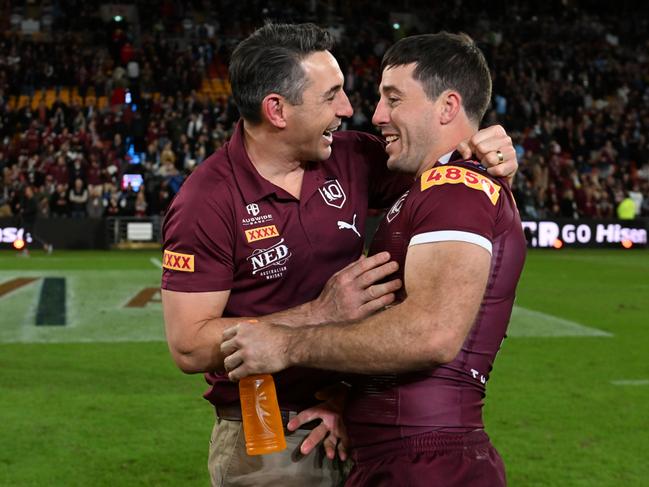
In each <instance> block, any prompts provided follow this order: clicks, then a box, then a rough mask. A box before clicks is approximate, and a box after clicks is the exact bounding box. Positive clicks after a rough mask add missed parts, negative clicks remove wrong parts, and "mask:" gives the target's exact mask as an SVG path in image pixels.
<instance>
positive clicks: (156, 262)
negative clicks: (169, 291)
mask: <svg viewBox="0 0 649 487" xmlns="http://www.w3.org/2000/svg"><path fill="white" fill-rule="evenodd" d="M149 262H151V263H152V264H153V265H154V266H155V267H157V268H158V269H162V261H161V260H160V259H156V258H155V257H151V258H150V259H149Z"/></svg>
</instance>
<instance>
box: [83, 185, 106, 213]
mask: <svg viewBox="0 0 649 487" xmlns="http://www.w3.org/2000/svg"><path fill="white" fill-rule="evenodd" d="M88 188H89V189H88V192H89V198H88V203H87V204H86V214H87V215H88V218H95V219H97V218H101V217H103V216H104V202H103V198H102V196H101V189H102V188H101V186H92V187H90V186H89V187H88Z"/></svg>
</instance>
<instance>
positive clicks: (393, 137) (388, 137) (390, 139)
mask: <svg viewBox="0 0 649 487" xmlns="http://www.w3.org/2000/svg"><path fill="white" fill-rule="evenodd" d="M385 140H386V141H387V142H388V143H390V142H394V141H395V140H399V136H398V135H386V136H385Z"/></svg>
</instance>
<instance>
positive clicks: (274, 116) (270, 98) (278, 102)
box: [261, 93, 286, 129]
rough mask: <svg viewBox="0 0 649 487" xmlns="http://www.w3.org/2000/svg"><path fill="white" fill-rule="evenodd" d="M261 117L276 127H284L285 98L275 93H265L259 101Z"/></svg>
mask: <svg viewBox="0 0 649 487" xmlns="http://www.w3.org/2000/svg"><path fill="white" fill-rule="evenodd" d="M261 113H262V116H263V118H265V119H267V120H268V122H269V123H270V124H271V125H273V126H274V127H277V128H282V129H283V128H284V127H286V100H285V99H284V97H283V96H281V95H278V94H277V93H270V94H269V95H266V96H265V97H264V99H263V100H262V101H261Z"/></svg>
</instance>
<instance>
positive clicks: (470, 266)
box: [221, 33, 526, 487]
mask: <svg viewBox="0 0 649 487" xmlns="http://www.w3.org/2000/svg"><path fill="white" fill-rule="evenodd" d="M382 70H383V76H382V80H381V86H380V94H381V98H380V101H379V103H378V106H377V108H376V111H375V113H374V117H373V123H374V124H375V125H377V126H378V127H379V128H380V129H381V132H382V134H383V136H384V137H385V139H386V141H387V145H386V147H385V150H386V153H387V155H388V161H387V165H388V167H390V168H391V169H393V170H399V171H403V172H406V173H408V174H411V175H412V176H413V177H414V178H415V179H414V184H412V185H411V187H410V188H409V189H408V190H407V191H406V192H405V193H404V194H403V195H402V196H401V197H400V198H399V199H398V200H397V201H396V203H395V204H394V205H393V206H392V208H391V209H390V211H389V212H388V213H387V214H386V216H385V218H384V220H383V221H382V222H381V224H380V226H379V228H378V230H377V233H376V235H375V237H374V239H373V242H372V245H371V247H370V255H379V254H380V253H381V252H384V251H389V252H390V255H391V256H392V258H394V259H395V260H396V261H397V262H398V263H399V271H398V273H397V277H398V278H400V279H403V282H404V287H403V289H401V290H400V291H399V292H398V300H397V304H395V305H393V306H391V307H389V308H388V309H386V310H384V311H382V312H380V313H376V314H374V315H372V316H369V317H367V318H365V319H361V320H354V321H348V322H345V323H340V324H336V323H331V324H321V325H318V326H310V327H301V328H288V327H285V326H281V325H273V324H259V325H254V326H253V325H248V324H244V323H242V324H238V325H236V326H235V327H233V328H230V329H228V330H226V331H225V332H224V334H223V343H222V345H221V351H222V352H223V353H224V354H225V355H227V358H226V359H225V362H224V363H225V367H226V369H227V370H228V371H230V373H229V376H230V378H231V379H232V380H239V379H241V378H242V377H245V376H247V375H249V374H253V373H260V372H277V371H279V370H283V369H284V368H286V367H289V366H307V367H316V368H320V369H325V370H332V371H341V372H353V373H356V374H359V375H356V376H355V378H354V379H353V380H352V389H351V394H350V398H349V402H348V404H347V406H346V410H345V423H346V425H347V428H348V433H349V438H350V441H351V445H352V447H353V452H352V454H353V459H354V460H355V466H354V469H353V471H352V473H351V475H350V477H349V479H348V480H347V483H346V485H347V486H366V487H373V486H377V485H381V486H383V485H385V486H408V487H418V486H422V487H423V486H444V487H467V486H470V487H499V486H504V485H505V484H506V480H505V470H504V466H503V462H502V460H501V458H500V456H499V455H498V452H497V451H496V450H495V448H494V447H493V446H492V445H491V443H490V440H489V437H488V436H487V434H486V433H485V432H484V430H483V422H482V405H483V399H484V395H485V386H486V382H487V380H488V378H489V373H490V371H491V368H492V365H493V361H494V359H495V356H496V354H497V352H498V349H499V347H500V344H501V342H502V340H503V339H504V337H505V332H506V329H507V325H508V322H509V317H510V314H511V310H512V306H513V303H514V295H515V289H516V285H517V282H518V279H519V277H520V273H521V270H522V267H523V262H524V259H525V248H526V245H525V238H524V236H523V232H522V228H521V222H520V217H519V215H518V211H517V209H516V206H515V203H514V200H513V197H512V194H511V191H510V190H509V187H508V185H507V183H506V181H504V180H503V179H499V178H494V177H492V176H490V175H489V173H488V172H487V170H486V169H485V168H484V167H483V166H482V165H481V164H480V163H478V162H476V161H473V160H466V159H464V158H463V157H462V156H461V155H460V154H458V153H457V152H455V151H454V149H455V147H456V146H457V144H458V143H459V142H460V141H462V140H464V139H467V138H469V137H471V136H472V135H474V134H475V133H476V132H477V130H478V126H479V123H480V120H481V119H482V117H483V115H484V112H485V110H486V108H487V106H488V103H489V100H490V94H491V78H490V75H489V69H488V67H487V64H486V61H485V59H484V57H483V55H482V53H481V52H480V50H479V49H478V48H477V47H476V46H475V44H474V43H473V41H472V40H471V39H470V38H468V37H467V36H463V35H453V34H448V33H440V34H434V35H423V36H414V37H409V38H405V39H402V40H401V41H399V42H398V43H397V44H395V45H394V46H393V47H391V48H390V49H389V50H388V51H387V53H386V55H385V57H384V59H383V63H382Z"/></svg>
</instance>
